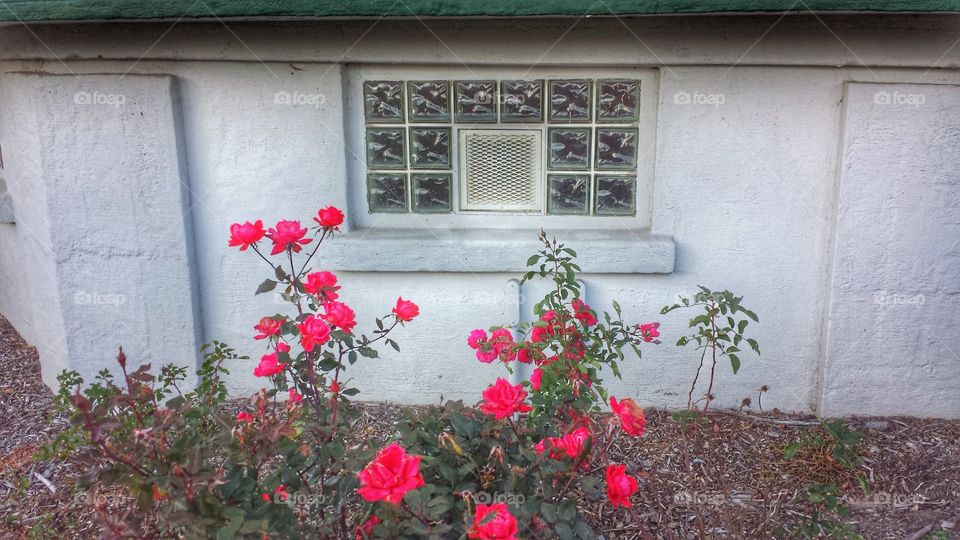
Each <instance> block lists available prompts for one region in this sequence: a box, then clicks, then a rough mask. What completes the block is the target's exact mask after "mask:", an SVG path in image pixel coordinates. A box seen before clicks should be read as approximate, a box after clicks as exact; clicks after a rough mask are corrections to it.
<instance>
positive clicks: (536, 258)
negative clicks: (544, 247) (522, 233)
mask: <svg viewBox="0 0 960 540" xmlns="http://www.w3.org/2000/svg"><path fill="white" fill-rule="evenodd" d="M539 260H540V255H531V256H530V258H529V259H527V266H533V265H535V264H537V261H539Z"/></svg>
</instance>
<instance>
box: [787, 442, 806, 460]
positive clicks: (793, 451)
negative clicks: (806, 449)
mask: <svg viewBox="0 0 960 540" xmlns="http://www.w3.org/2000/svg"><path fill="white" fill-rule="evenodd" d="M802 447H803V445H802V444H801V443H798V442H795V443H790V444H788V445H787V446H785V447H784V448H783V457H784V459H793V456H795V455H797V452H799V451H800V448H802Z"/></svg>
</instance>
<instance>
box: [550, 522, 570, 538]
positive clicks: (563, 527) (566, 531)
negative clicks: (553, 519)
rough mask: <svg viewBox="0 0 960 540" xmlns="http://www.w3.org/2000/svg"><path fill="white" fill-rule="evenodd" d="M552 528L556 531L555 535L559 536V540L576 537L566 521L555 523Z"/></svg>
mask: <svg viewBox="0 0 960 540" xmlns="http://www.w3.org/2000/svg"><path fill="white" fill-rule="evenodd" d="M553 530H554V531H556V532H557V536H559V537H560V540H574V538H576V536H574V534H573V529H571V528H570V526H569V525H567V524H566V523H557V524H556V525H555V526H554V528H553Z"/></svg>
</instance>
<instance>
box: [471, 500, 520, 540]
mask: <svg viewBox="0 0 960 540" xmlns="http://www.w3.org/2000/svg"><path fill="white" fill-rule="evenodd" d="M490 514H493V516H492V517H491V516H490ZM467 536H468V537H469V538H477V539H479V540H517V520H516V518H514V517H513V515H512V514H511V513H510V509H509V508H507V505H506V504H503V503H497V504H478V505H477V513H476V515H475V516H474V518H473V527H471V528H470V530H469V531H468V533H467Z"/></svg>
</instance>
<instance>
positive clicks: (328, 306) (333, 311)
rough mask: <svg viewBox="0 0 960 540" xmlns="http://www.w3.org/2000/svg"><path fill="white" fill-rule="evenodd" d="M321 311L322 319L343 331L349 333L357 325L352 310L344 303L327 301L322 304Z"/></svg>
mask: <svg viewBox="0 0 960 540" xmlns="http://www.w3.org/2000/svg"><path fill="white" fill-rule="evenodd" d="M323 311H324V314H323V319H324V320H325V321H327V322H328V323H330V324H331V325H333V326H335V327H337V328H339V329H340V330H343V331H344V332H347V333H350V332H351V331H353V327H354V326H356V325H357V321H356V319H355V314H354V313H353V310H352V309H350V307H349V306H347V305H346V304H342V303H340V302H327V303H325V304H323Z"/></svg>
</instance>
